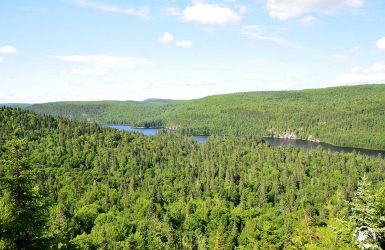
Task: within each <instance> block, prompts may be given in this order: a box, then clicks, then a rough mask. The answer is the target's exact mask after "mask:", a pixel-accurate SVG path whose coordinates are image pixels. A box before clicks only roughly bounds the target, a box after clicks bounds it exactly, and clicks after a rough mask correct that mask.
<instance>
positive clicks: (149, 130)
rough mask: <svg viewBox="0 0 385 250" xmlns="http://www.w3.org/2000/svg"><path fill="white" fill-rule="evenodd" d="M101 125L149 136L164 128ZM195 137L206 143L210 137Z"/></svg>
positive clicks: (198, 140)
mask: <svg viewBox="0 0 385 250" xmlns="http://www.w3.org/2000/svg"><path fill="white" fill-rule="evenodd" d="M101 126H105V127H110V128H114V129H117V130H121V131H128V132H139V133H142V134H144V135H149V136H153V135H156V134H157V133H159V132H160V131H161V130H162V129H161V128H133V127H131V126H129V125H116V124H103V125H101ZM194 138H195V139H196V141H197V142H199V143H205V142H207V140H208V138H209V137H208V136H204V135H199V136H194Z"/></svg>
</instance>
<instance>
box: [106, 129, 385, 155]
mask: <svg viewBox="0 0 385 250" xmlns="http://www.w3.org/2000/svg"><path fill="white" fill-rule="evenodd" d="M101 126H106V127H110V128H114V129H118V130H121V131H129V132H139V133H142V134H144V135H149V136H153V135H156V134H157V133H159V132H160V131H161V130H162V129H161V128H133V127H131V126H129V125H116V124H104V125H101ZM194 138H195V139H196V141H197V142H199V143H205V142H207V140H208V138H209V136H205V135H199V136H194ZM263 139H264V140H265V141H266V142H268V143H269V144H270V145H271V146H272V147H280V146H281V145H283V146H289V145H290V146H292V147H295V148H303V149H315V148H317V147H320V148H321V149H323V150H326V151H329V152H344V153H352V152H353V151H354V152H356V153H358V154H363V155H368V156H375V157H377V156H379V157H382V158H385V151H384V150H372V149H363V148H351V147H338V146H334V145H330V144H327V143H323V142H318V143H317V142H311V141H306V140H294V139H282V138H270V137H264V138H263Z"/></svg>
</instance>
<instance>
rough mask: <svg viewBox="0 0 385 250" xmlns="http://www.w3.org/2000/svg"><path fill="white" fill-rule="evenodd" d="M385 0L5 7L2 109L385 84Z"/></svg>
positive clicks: (81, 1) (59, 2)
mask: <svg viewBox="0 0 385 250" xmlns="http://www.w3.org/2000/svg"><path fill="white" fill-rule="evenodd" d="M384 13H385V2H384V1H383V0H249V1H247V0H225V1H223V0H222V1H219V0H207V1H199V0H196V1H179V0H178V1H176V0H174V1H173V0H156V1H153V0H152V1H149V0H141V1H123V0H34V1H15V0H2V1H1V3H0V103H1V102H3V103H4V102H48V101H61V100H105V99H115V100H129V99H131V100H143V99H146V98H173V99H191V98H199V97H203V96H206V95H213V94H220V93H232V92H240V91H258V90H289V89H304V88H320V87H327V86H338V85H350V84H358V83H381V82H382V83H385V15H384Z"/></svg>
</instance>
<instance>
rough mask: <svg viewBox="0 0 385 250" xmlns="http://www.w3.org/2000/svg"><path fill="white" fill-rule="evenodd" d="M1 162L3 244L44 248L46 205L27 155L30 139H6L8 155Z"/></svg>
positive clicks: (15, 246)
mask: <svg viewBox="0 0 385 250" xmlns="http://www.w3.org/2000/svg"><path fill="white" fill-rule="evenodd" d="M0 164H1V165H0V169H1V172H0V173H1V174H0V185H1V189H0V190H1V191H0V192H1V193H0V194H1V201H0V217H1V218H0V239H1V241H3V247H4V248H6V249H7V248H9V249H38V248H40V249H41V248H42V247H43V239H42V232H43V228H44V225H45V221H44V217H43V216H42V215H43V214H42V213H43V211H44V206H43V203H42V198H41V197H40V196H39V194H38V190H36V188H35V187H34V178H33V174H32V171H31V168H30V165H29V162H28V159H27V158H26V141H25V140H23V139H12V140H10V141H8V142H6V144H5V157H4V159H3V160H2V161H1V162H0Z"/></svg>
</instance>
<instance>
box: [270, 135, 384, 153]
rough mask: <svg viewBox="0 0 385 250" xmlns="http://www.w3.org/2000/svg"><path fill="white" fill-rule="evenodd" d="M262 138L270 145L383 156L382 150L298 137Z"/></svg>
mask: <svg viewBox="0 0 385 250" xmlns="http://www.w3.org/2000/svg"><path fill="white" fill-rule="evenodd" d="M263 139H264V140H265V141H267V142H268V143H269V144H270V145H271V146H272V147H279V146H281V145H284V146H289V145H291V146H292V147H295V148H304V149H315V148H317V147H320V148H321V149H323V150H326V151H329V152H343V153H352V152H356V153H358V154H362V155H368V156H379V157H382V158H385V151H384V150H372V149H364V148H351V147H339V146H334V145H331V144H328V143H324V142H312V141H306V140H298V139H297V140H294V139H283V138H270V137H265V138H263Z"/></svg>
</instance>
